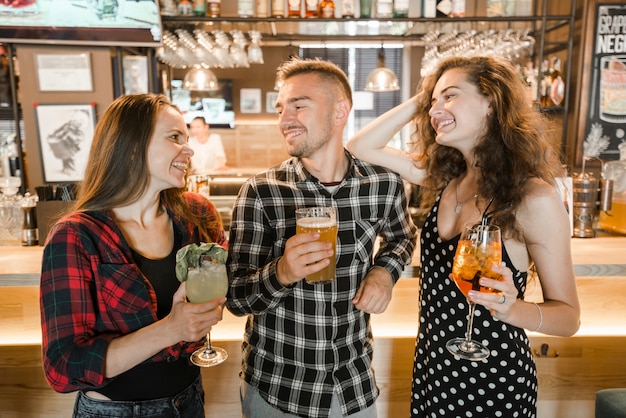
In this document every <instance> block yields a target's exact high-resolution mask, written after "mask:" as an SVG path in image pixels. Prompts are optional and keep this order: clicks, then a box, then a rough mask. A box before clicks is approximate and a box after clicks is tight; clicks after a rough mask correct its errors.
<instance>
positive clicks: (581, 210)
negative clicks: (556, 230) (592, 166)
mask: <svg viewBox="0 0 626 418" xmlns="http://www.w3.org/2000/svg"><path fill="white" fill-rule="evenodd" d="M572 190H573V194H572V200H573V202H574V213H573V216H574V236H575V237H578V238H592V237H595V236H596V231H595V229H594V227H593V223H594V220H595V218H596V215H597V213H598V179H596V178H595V177H593V175H592V174H589V173H581V174H580V175H578V176H576V177H574V178H573V187H572Z"/></svg>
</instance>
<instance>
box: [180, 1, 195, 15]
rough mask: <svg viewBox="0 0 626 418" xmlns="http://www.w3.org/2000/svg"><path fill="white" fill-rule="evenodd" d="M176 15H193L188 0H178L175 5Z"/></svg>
mask: <svg viewBox="0 0 626 418" xmlns="http://www.w3.org/2000/svg"><path fill="white" fill-rule="evenodd" d="M177 10H178V16H191V15H193V7H192V5H191V2H190V1H189V0H180V1H179V2H178V6H177Z"/></svg>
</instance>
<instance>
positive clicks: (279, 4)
mask: <svg viewBox="0 0 626 418" xmlns="http://www.w3.org/2000/svg"><path fill="white" fill-rule="evenodd" d="M272 17H285V0H272Z"/></svg>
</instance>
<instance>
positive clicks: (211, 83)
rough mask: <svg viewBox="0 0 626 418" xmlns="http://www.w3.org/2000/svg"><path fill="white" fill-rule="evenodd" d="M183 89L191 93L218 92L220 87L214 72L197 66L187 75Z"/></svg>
mask: <svg viewBox="0 0 626 418" xmlns="http://www.w3.org/2000/svg"><path fill="white" fill-rule="evenodd" d="M183 88H184V89H185V90H189V91H217V90H219V85H218V82H217V77H216V76H215V73H213V71H211V70H209V69H207V68H202V67H200V66H195V67H193V68H192V69H191V70H189V71H187V74H185V77H184V78H183Z"/></svg>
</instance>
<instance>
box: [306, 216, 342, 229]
mask: <svg viewBox="0 0 626 418" xmlns="http://www.w3.org/2000/svg"><path fill="white" fill-rule="evenodd" d="M296 224H297V225H298V226H301V227H303V228H331V227H333V226H335V225H336V222H335V220H334V219H331V218H327V217H323V216H319V217H311V218H300V219H298V220H296Z"/></svg>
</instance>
